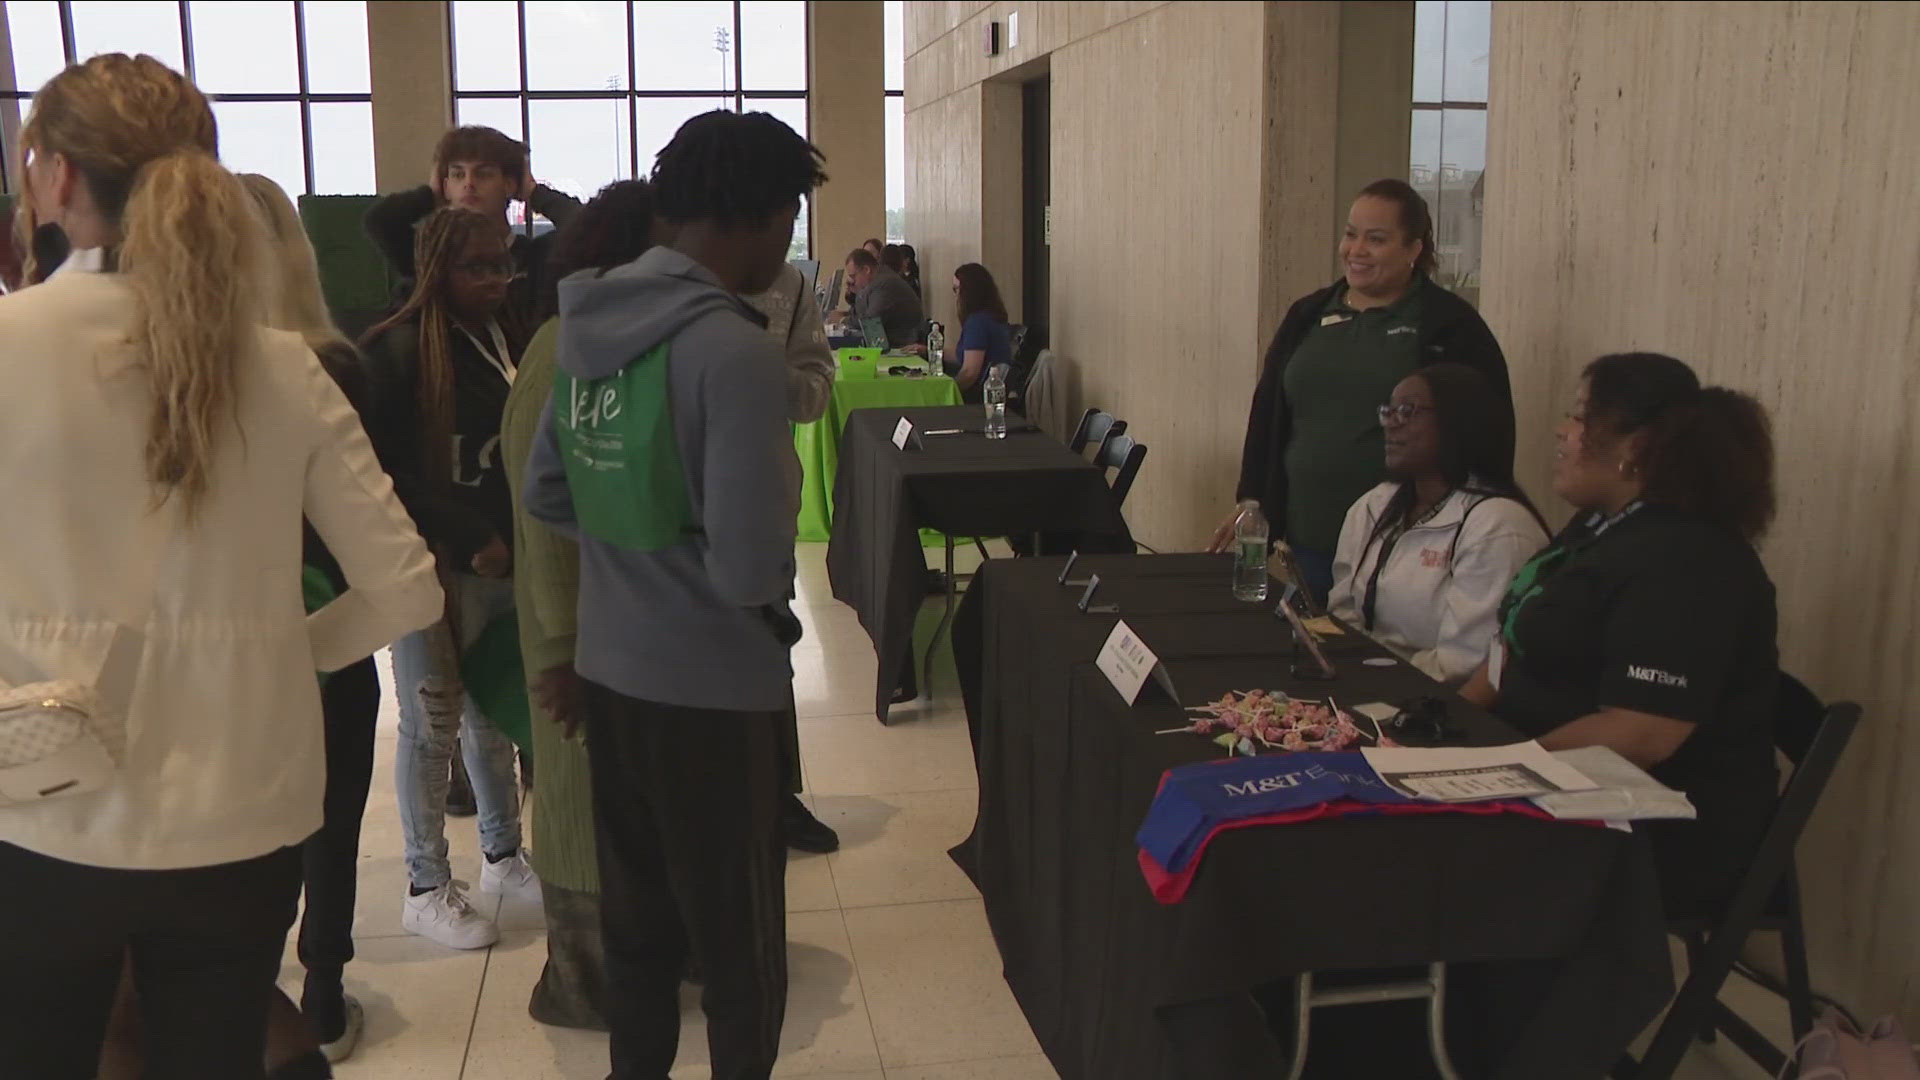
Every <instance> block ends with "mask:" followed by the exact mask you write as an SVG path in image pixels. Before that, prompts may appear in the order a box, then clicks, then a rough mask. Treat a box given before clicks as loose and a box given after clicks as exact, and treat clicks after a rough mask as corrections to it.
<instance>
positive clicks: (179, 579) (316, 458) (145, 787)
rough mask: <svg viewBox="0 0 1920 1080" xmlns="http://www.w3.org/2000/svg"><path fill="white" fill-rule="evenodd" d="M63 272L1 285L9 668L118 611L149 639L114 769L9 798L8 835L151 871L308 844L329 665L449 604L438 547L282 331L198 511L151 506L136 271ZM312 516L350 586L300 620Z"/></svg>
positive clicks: (103, 629)
mask: <svg viewBox="0 0 1920 1080" xmlns="http://www.w3.org/2000/svg"><path fill="white" fill-rule="evenodd" d="M92 254H93V253H91V252H76V253H74V257H73V258H72V259H71V260H70V264H72V267H77V266H81V265H84V264H86V263H87V262H88V261H90V260H89V259H88V258H87V257H88V256H90V255H92ZM72 267H69V268H63V269H62V271H61V272H59V273H56V274H55V275H54V276H53V277H52V278H51V279H50V280H48V281H47V282H46V283H44V284H42V285H37V286H34V287H33V288H30V289H25V290H23V291H21V292H18V293H14V294H12V295H10V296H6V297H0V343H4V344H3V345H0V408H3V409H4V410H5V412H4V418H3V419H0V469H4V473H0V475H4V477H5V479H4V481H0V506H3V507H4V508H5V510H4V512H3V516H4V524H0V682H4V683H12V684H18V683H21V682H30V681H36V680H37V679H40V678H55V679H57V678H77V679H82V680H85V681H88V682H92V681H94V676H95V671H94V670H93V668H92V663H93V660H92V659H90V658H94V657H97V656H98V654H99V653H100V651H101V650H102V649H103V647H104V642H105V641H106V640H108V639H109V638H110V637H111V636H112V634H113V631H114V629H115V628H116V627H117V626H119V625H131V626H133V627H134V628H136V629H137V630H138V631H139V632H140V634H141V639H140V640H143V648H142V650H141V652H140V662H139V667H138V671H137V674H135V675H134V676H133V681H132V683H131V691H130V692H131V698H130V700H129V701H128V703H127V708H126V712H127V715H126V728H127V730H126V748H125V756H124V760H123V762H122V767H121V771H120V775H119V777H118V779H117V780H116V781H115V782H114V783H113V784H112V785H111V786H110V787H108V788H107V789H105V790H103V791H100V792H96V793H94V794H91V795H84V796H76V797H71V798H66V799H55V800H51V801H48V802H46V803H43V804H40V805H36V806H30V807H17V808H9V809H0V842H5V843H10V844H16V845H18V846H20V847H23V848H26V849H28V850H30V851H35V852H39V853H41V854H44V855H48V856H52V857H54V858H58V859H64V860H67V861H69V862H77V863H85V864H89V865H94V866H106V867H118V868H126V869H154V870H161V869H177V868H183V867H193V866H209V865H214V864H218V863H225V862H234V861H238V860H241V859H248V858H253V857H256V856H260V855H265V854H268V853H270V852H272V851H274V850H276V849H278V848H281V847H285V846H288V845H291V844H297V843H299V842H301V841H302V840H304V839H305V838H306V837H307V836H308V835H309V834H311V833H312V832H313V831H314V830H315V829H317V828H318V827H319V826H320V816H321V795H322V790H323V787H324V783H325V775H326V761H325V753H324V746H323V742H322V737H321V717H320V698H319V692H318V679H317V678H316V675H315V672H316V669H317V670H320V671H333V670H337V669H339V668H342V667H345V666H346V665H348V664H351V663H353V662H354V661H356V660H358V659H360V658H362V657H364V656H368V655H370V654H371V653H372V652H373V651H374V650H376V649H378V648H380V647H382V646H383V645H385V644H387V643H388V642H390V641H392V640H393V639H394V638H396V637H398V636H400V635H402V634H405V633H407V632H409V631H412V630H415V629H417V628H419V627H421V626H425V625H428V624H430V623H432V622H433V621H434V620H435V619H436V618H438V617H439V616H440V614H441V610H442V600H441V594H440V588H439V585H438V584H437V582H436V581H435V577H434V566H433V561H432V558H431V556H429V555H428V553H427V550H426V547H425V546H424V545H423V544H422V543H421V542H420V538H419V536H418V535H417V534H416V533H415V532H414V529H413V525H412V522H411V521H410V520H409V519H408V517H407V514H406V512H405V511H404V510H402V509H401V507H400V504H399V502H398V501H397V500H396V499H395V498H394V495H393V486H392V484H391V483H390V482H389V481H388V479H387V477H386V474H385V473H383V472H381V470H380V467H379V465H378V463H377V462H376V460H375V458H374V455H373V449H372V447H371V446H370V445H369V444H368V442H367V437H366V434H365V433H364V432H363V431H362V429H361V427H360V423H359V420H358V418H357V417H356V416H355V414H354V411H353V409H352V407H351V406H350V405H348V403H347V401H346V398H345V397H344V396H342V395H341V393H340V391H339V389H338V388H337V387H335V385H334V384H333V381H332V380H331V379H330V378H328V377H327V375H326V373H325V371H324V370H322V368H321V367H320V363H319V361H318V360H317V359H315V357H314V356H313V354H312V353H311V352H309V351H308V350H307V348H306V346H305V344H304V343H302V342H301V341H300V339H299V338H298V337H296V336H294V335H291V334H282V333H277V332H274V331H268V330H262V331H261V332H260V338H259V346H258V349H257V350H256V351H255V354H254V355H252V356H249V357H247V358H246V359H245V361H244V363H243V364H242V365H241V366H240V369H239V372H238V377H237V380H236V402H235V408H234V409H233V411H232V412H231V413H230V414H229V415H230V416H231V417H232V420H229V421H228V422H227V423H225V424H224V425H223V426H224V430H222V431H220V432H219V433H218V436H217V438H218V442H217V444H216V450H215V461H214V467H213V470H212V474H211V484H210V486H209V488H208V493H207V496H206V498H205V499H204V500H203V501H202V503H201V506H200V508H199V512H198V515H197V518H196V520H195V521H194V522H193V523H192V524H191V526H189V525H187V524H186V523H185V522H184V520H183V518H182V516H181V514H180V513H179V511H178V509H177V504H175V503H169V504H168V505H167V506H165V507H163V508H161V509H160V510H158V511H155V510H154V498H155V488H154V487H153V486H152V485H150V484H149V483H148V482H147V480H146V479H145V468H144V465H143V460H144V444H145V442H146V434H147V430H148V423H149V421H148V414H149V412H150V403H149V391H148V383H147V380H146V378H145V376H144V374H143V373H142V372H141V370H140V369H139V367H138V366H137V365H136V363H135V361H136V356H135V354H134V351H133V349H132V347H131V346H130V344H129V336H130V332H131V329H132V325H133V314H134V299H133V293H132V289H131V286H130V285H129V284H128V283H127V281H126V280H125V279H124V278H122V277H120V276H119V275H116V274H103V273H93V272H89V271H87V270H82V269H76V268H72ZM236 420H237V425H238V426H237V430H236V429H235V426H234V423H233V421H236ZM302 513H304V514H305V515H306V517H307V518H308V520H310V521H311V522H312V523H313V526H314V528H315V529H316V530H317V531H318V532H319V534H320V537H321V538H322V539H323V540H324V541H325V542H326V544H327V546H328V548H329V550H330V551H331V552H332V553H333V555H334V556H335V557H336V558H337V559H338V560H339V562H340V565H341V567H342V569H343V570H344V571H345V574H346V578H347V581H348V584H349V588H348V591H347V592H346V594H345V595H343V596H342V597H340V598H339V599H338V600H336V601H335V602H333V603H332V604H329V605H328V606H327V607H326V608H324V609H322V610H321V611H319V612H317V613H315V614H314V615H313V616H311V617H308V616H307V615H306V614H305V609H304V607H303V605H302V602H301V591H300V573H301V571H300V567H301V528H300V520H301V515H302ZM155 551H158V552H160V556H159V558H158V561H157V565H156V558H155V555H154V552H155ZM149 585H151V586H152V587H151V588H149V587H148V586H149Z"/></svg>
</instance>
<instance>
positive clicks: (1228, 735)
mask: <svg viewBox="0 0 1920 1080" xmlns="http://www.w3.org/2000/svg"><path fill="white" fill-rule="evenodd" d="M1187 711H1188V712H1192V713H1198V714H1200V715H1198V716H1196V717H1195V718H1194V720H1193V722H1192V723H1191V724H1188V725H1186V726H1185V727H1177V728H1167V729H1166V730H1164V731H1162V732H1160V734H1162V735H1170V734H1173V733H1174V732H1180V731H1190V732H1193V733H1194V734H1197V735H1209V736H1212V737H1213V741H1214V742H1216V743H1219V744H1220V745H1221V746H1223V747H1225V748H1226V750H1227V752H1228V753H1230V754H1244V755H1246V756H1248V757H1251V756H1253V755H1255V754H1258V753H1259V752H1260V750H1261V749H1262V748H1265V749H1269V750H1289V751H1291V750H1346V749H1348V748H1350V747H1352V746H1354V745H1355V744H1357V743H1359V742H1360V741H1361V740H1363V739H1364V740H1366V741H1367V742H1369V743H1372V744H1373V745H1376V746H1394V745H1396V744H1395V743H1394V741H1393V740H1392V739H1389V738H1387V737H1386V736H1384V735H1382V734H1381V733H1380V730H1379V727H1378V726H1377V725H1375V726H1374V729H1373V731H1371V732H1368V731H1363V730H1362V729H1361V728H1360V727H1359V726H1357V725H1356V724H1354V722H1353V718H1352V717H1351V716H1349V715H1348V714H1347V713H1346V712H1344V711H1342V710H1341V709H1340V708H1338V707H1337V706H1335V705H1334V703H1333V702H1332V700H1328V701H1324V702H1323V701H1303V700H1301V699H1299V698H1295V697H1291V696H1289V695H1287V694H1284V693H1281V692H1280V691H1278V690H1229V691H1227V693H1226V694H1225V695H1223V696H1222V697H1221V698H1220V699H1219V700H1217V701H1210V702H1208V703H1207V704H1205V705H1197V706H1194V707H1192V708H1190V709H1188V710H1187Z"/></svg>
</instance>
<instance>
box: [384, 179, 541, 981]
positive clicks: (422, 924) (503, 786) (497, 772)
mask: <svg viewBox="0 0 1920 1080" xmlns="http://www.w3.org/2000/svg"><path fill="white" fill-rule="evenodd" d="M414 262H415V265H416V266H417V267H418V268H419V275H418V279H417V280H416V282H415V284H414V289H413V293H412V295H411V296H409V297H408V298H407V302H406V303H405V304H404V305H402V306H401V308H400V310H399V311H397V312H395V313H394V314H393V315H392V316H391V317H390V318H388V319H387V320H386V321H385V322H382V323H380V324H379V325H378V326H375V327H374V328H373V329H372V330H369V331H368V332H367V334H366V336H365V337H364V338H363V339H362V341H361V344H362V347H363V348H365V350H366V353H367V373H368V380H369V382H370V384H371V386H372V394H371V397H372V401H373V408H372V412H373V415H372V416H371V417H370V419H369V422H368V428H369V430H370V432H371V434H372V435H373V439H374V445H375V447H376V448H377V449H378V450H379V452H380V458H381V462H382V464H384V465H385V466H386V469H387V472H388V473H390V474H391V475H392V476H393V482H394V487H395V489H396V490H397V491H398V492H399V494H400V499H401V501H402V502H403V503H405V504H406V507H407V510H408V512H410V513H411V514H412V515H413V519H414V522H415V523H416V524H417V525H418V526H419V528H420V534H421V536H423V537H424V538H425V539H426V541H427V544H428V545H429V546H430V547H432V548H433V550H434V554H435V556H436V557H437V558H438V560H439V564H440V577H441V581H442V583H443V584H444V586H445V588H446V593H447V612H446V618H444V619H443V620H441V621H440V622H439V623H437V624H435V625H434V626H432V627H429V628H428V629H426V630H422V631H419V632H417V633H414V634H410V635H408V636H407V637H405V638H402V639H401V640H400V641H398V642H396V643H395V644H394V646H393V675H394V684H395V691H396V693H397V695H398V697H399V698H400V742H399V746H398V755H397V758H398V760H397V761H396V768H395V773H396V781H395V790H396V792H397V794H398V796H399V801H400V822H401V826H402V828H403V829H404V831H405V834H406V853H407V875H408V877H409V879H410V883H411V889H410V891H409V894H408V896H407V900H406V904H405V907H404V909H403V912H402V917H401V925H402V926H403V927H405V928H406V929H407V930H408V931H409V932H411V933H415V934H419V935H421V936H422V937H426V938H428V939H430V940H433V941H437V942H439V943H441V944H442V945H446V946H448V947H450V948H455V949H477V948H484V947H485V946H488V945H491V944H493V943H494V941H496V940H497V939H498V938H499V931H498V929H497V928H496V927H495V926H494V924H493V922H492V921H491V920H489V919H488V918H486V917H485V916H483V915H481V914H480V913H479V912H477V911H475V910H474V909H473V907H472V905H471V904H469V903H468V902H467V899H466V895H465V892H464V891H463V890H464V883H463V882H459V881H455V880H454V879H453V874H452V870H451V868H450V867H449V865H448V862H447V838H446V809H447V765H448V761H449V759H450V758H451V756H452V754H453V748H454V738H455V735H456V734H458V735H459V736H460V747H461V750H462V752H463V754H464V756H465V758H466V764H467V773H468V775H469V776H471V777H472V780H473V789H474V797H475V800H476V801H477V802H478V803H479V809H480V819H479V825H480V845H481V851H482V853H483V854H484V855H485V856H486V858H485V862H484V865H483V867H482V869H481V873H480V888H481V891H483V892H489V893H510V894H514V895H519V896H526V897H538V895H539V883H538V881H537V880H536V879H535V878H534V876H533V871H532V870H531V869H530V868H529V867H528V865H527V863H526V860H525V858H524V856H523V854H522V852H521V845H520V804H519V793H518V791H517V789H516V788H515V785H514V776H513V746H512V744H511V743H509V742H508V741H507V739H506V737H505V736H504V735H502V734H501V732H500V729H499V728H498V727H497V726H496V725H495V723H494V722H493V721H492V720H490V719H489V718H488V717H487V716H486V715H484V713H483V712H482V710H481V709H479V708H478V707H476V705H475V703H474V701H473V699H472V697H471V696H470V695H469V694H468V693H467V691H466V686H465V684H464V683H463V681H462V679H461V675H460V666H459V654H460V653H461V652H462V651H463V650H465V649H468V648H470V647H471V646H472V645H473V644H474V642H475V641H477V640H478V639H479V637H480V635H481V634H482V633H483V632H484V631H485V630H486V629H487V628H488V626H489V625H490V624H492V623H493V622H494V621H495V620H498V619H501V618H503V617H505V616H509V615H511V614H512V612H513V610H514V603H513V584H512V582H511V581H510V580H509V576H510V574H511V571H512V566H513V557H512V553H511V548H510V547H509V544H510V541H511V538H512V536H513V501H512V498H511V496H510V495H509V494H508V491H507V478H506V473H505V471H504V470H503V469H502V468H501V462H500V419H501V413H502V411H503V410H504V409H505V407H506V402H507V393H508V390H509V389H510V388H511V387H512V385H513V380H514V375H515V373H516V371H517V366H516V365H517V363H518V360H519V356H520V351H521V348H522V347H523V344H524V341H525V339H524V337H523V336H522V334H521V330H520V327H519V324H518V321H517V320H515V319H514V318H513V315H512V313H511V311H510V310H509V309H508V307H507V306H506V303H507V282H508V280H509V279H510V278H511V277H512V275H513V258H512V255H511V254H510V252H509V249H508V234H507V226H506V222H504V221H503V220H501V219H499V218H496V217H491V216H488V215H484V214H479V213H475V212H473V211H471V210H462V209H459V208H457V207H445V208H442V209H439V210H436V211H434V212H433V213H432V214H431V215H429V216H428V217H427V219H426V220H425V221H424V222H422V223H421V225H420V231H419V233H418V235H417V236H416V238H415V241H414Z"/></svg>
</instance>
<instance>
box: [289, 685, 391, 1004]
mask: <svg viewBox="0 0 1920 1080" xmlns="http://www.w3.org/2000/svg"><path fill="white" fill-rule="evenodd" d="M320 703H321V706H322V709H323V711H324V713H325V717H326V748H327V791H326V800H325V803H324V805H325V811H324V817H323V819H322V824H321V826H320V831H319V832H317V833H314V834H313V835H312V836H311V837H309V838H308V839H307V842H306V844H305V845H303V847H302V849H301V855H302V858H303V861H304V864H305V872H306V890H307V907H306V911H305V912H304V913H303V914H302V915H301V916H300V963H301V964H302V965H304V966H305V967H306V969H307V994H306V997H307V1000H306V1001H305V1002H303V1007H305V1008H306V1009H307V1010H308V1011H309V1012H310V1013H313V1012H315V1011H316V1010H318V1012H319V1013H320V1014H322V1015H314V1016H312V1017H311V1019H313V1020H314V1022H315V1023H316V1024H318V1025H319V1026H321V1027H322V1028H324V1029H327V1030H322V1031H321V1032H320V1037H321V1038H322V1039H323V1040H326V1039H330V1038H338V1037H339V1034H340V1032H339V1031H337V1030H332V1029H333V1028H335V1027H337V1026H338V1025H339V1024H342V1023H344V1022H345V1016H344V1014H342V1015H333V1014H335V1013H337V1012H338V1011H339V1010H340V1009H341V1007H342V1006H341V1004H340V1000H339V999H340V993H341V989H340V973H341V971H342V969H344V968H345V967H346V966H347V963H348V961H350V960H352V959H353V909H354V902H355V898H356V896H357V885H358V881H359V871H360V867H359V862H360V823H361V819H363V818H364V817H365V816H366V812H367V790H368V788H369V787H370V786H371V785H372V783H373V737H374V729H375V727H376V726H377V725H378V723H379V717H380V674H379V671H378V670H377V669H376V668H375V667H374V662H373V658H372V657H368V658H367V659H365V660H362V661H360V662H359V663H357V664H354V665H353V666H352V667H348V668H345V669H343V670H341V671H337V672H334V673H333V675H331V676H329V677H328V679H327V682H326V685H325V686H323V687H321V690H320Z"/></svg>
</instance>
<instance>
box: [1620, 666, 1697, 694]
mask: <svg viewBox="0 0 1920 1080" xmlns="http://www.w3.org/2000/svg"><path fill="white" fill-rule="evenodd" d="M1627 678H1629V679H1637V680H1639V681H1640V682H1644V683H1652V684H1653V685H1655V686H1673V687H1678V688H1679V689H1682V690H1685V689H1686V688H1687V677H1686V676H1685V675H1675V674H1674V673H1672V672H1670V671H1661V670H1660V669H1659V668H1652V667H1640V666H1638V665H1635V664H1628V665H1627Z"/></svg>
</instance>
